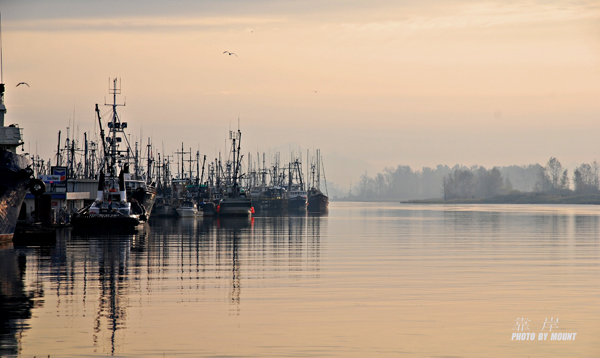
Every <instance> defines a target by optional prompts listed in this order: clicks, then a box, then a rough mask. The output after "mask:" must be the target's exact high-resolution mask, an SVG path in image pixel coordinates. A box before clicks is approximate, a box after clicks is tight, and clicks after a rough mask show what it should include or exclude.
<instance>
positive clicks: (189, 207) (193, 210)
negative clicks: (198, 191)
mask: <svg viewBox="0 0 600 358" xmlns="http://www.w3.org/2000/svg"><path fill="white" fill-rule="evenodd" d="M176 211H177V215H178V216H179V217H182V218H191V217H196V216H199V215H201V214H202V213H201V212H200V211H199V210H198V207H197V205H196V203H194V202H193V201H191V200H185V201H183V202H182V203H181V205H180V206H179V207H178V208H177V209H176Z"/></svg>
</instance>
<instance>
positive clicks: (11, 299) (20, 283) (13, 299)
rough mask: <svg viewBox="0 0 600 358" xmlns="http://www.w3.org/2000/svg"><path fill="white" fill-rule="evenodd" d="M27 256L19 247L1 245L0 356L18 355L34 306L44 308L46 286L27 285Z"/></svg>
mask: <svg viewBox="0 0 600 358" xmlns="http://www.w3.org/2000/svg"><path fill="white" fill-rule="evenodd" d="M26 269H27V257H26V254H25V253H24V252H22V251H21V250H18V249H8V248H5V249H3V248H0V357H6V356H13V355H18V354H19V352H20V351H21V348H22V345H21V339H20V337H21V335H22V333H23V331H24V330H26V329H27V328H28V326H29V323H28V320H29V319H30V318H31V314H32V309H34V308H40V307H41V302H42V301H41V300H40V299H41V298H42V297H43V289H42V287H41V285H33V288H29V287H26V286H25V283H24V276H25V272H26Z"/></svg>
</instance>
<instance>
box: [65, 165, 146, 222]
mask: <svg viewBox="0 0 600 358" xmlns="http://www.w3.org/2000/svg"><path fill="white" fill-rule="evenodd" d="M147 220H148V216H147V212H146V209H145V208H144V206H143V205H142V204H141V203H140V202H139V201H137V200H135V199H131V200H129V201H128V200H127V193H126V189H125V178H124V173H123V171H121V174H119V177H118V180H115V178H114V177H106V176H105V175H104V172H103V171H102V172H100V178H99V180H98V194H97V196H96V200H94V202H93V203H92V204H91V205H89V206H87V207H85V208H83V209H81V210H80V211H78V212H76V213H75V214H73V216H72V218H71V224H72V225H73V227H74V228H76V229H86V230H90V229H91V230H102V231H121V230H135V229H137V228H138V227H139V225H141V224H143V223H145V222H146V221H147Z"/></svg>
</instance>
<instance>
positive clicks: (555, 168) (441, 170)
mask: <svg viewBox="0 0 600 358" xmlns="http://www.w3.org/2000/svg"><path fill="white" fill-rule="evenodd" d="M599 169H600V165H599V164H598V163H597V162H595V161H594V162H593V163H591V164H582V165H580V166H579V167H578V168H577V169H576V170H575V171H574V173H573V176H572V179H570V178H569V174H568V171H567V170H566V169H564V168H563V167H562V165H561V163H560V162H559V161H558V160H557V159H556V158H550V160H548V162H547V163H546V165H545V166H541V165H540V164H530V165H523V166H518V165H511V166H506V167H494V168H491V169H486V168H484V167H482V166H479V165H474V166H471V167H465V166H462V165H455V166H454V167H452V168H451V167H449V166H447V165H438V166H437V167H435V168H429V167H425V168H423V169H422V170H417V171H413V170H412V169H411V168H410V166H403V165H399V166H398V167H396V168H395V169H393V168H386V169H385V170H384V171H383V173H378V174H376V175H375V176H373V177H370V176H368V175H367V174H364V175H362V176H361V178H360V182H359V183H358V184H357V185H356V186H355V187H353V188H352V189H351V190H350V192H349V193H348V197H347V198H346V199H348V200H406V199H430V198H441V199H444V200H451V199H477V198H490V197H495V196H498V195H507V194H514V193H518V192H537V193H546V194H549V195H572V194H588V193H589V194H591V193H598V192H599V180H598V174H599ZM571 182H572V183H573V186H572V187H573V189H572V190H571V185H570V184H571Z"/></svg>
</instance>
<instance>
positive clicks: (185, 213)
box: [177, 208, 200, 218]
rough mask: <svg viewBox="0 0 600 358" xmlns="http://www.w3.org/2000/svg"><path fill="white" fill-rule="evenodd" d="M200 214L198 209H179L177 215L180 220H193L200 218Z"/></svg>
mask: <svg viewBox="0 0 600 358" xmlns="http://www.w3.org/2000/svg"><path fill="white" fill-rule="evenodd" d="M199 214H200V213H199V212H198V210H196V209H181V208H178V209H177V215H178V216H179V217H180V218H193V217H196V216H198V215H199Z"/></svg>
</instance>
